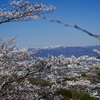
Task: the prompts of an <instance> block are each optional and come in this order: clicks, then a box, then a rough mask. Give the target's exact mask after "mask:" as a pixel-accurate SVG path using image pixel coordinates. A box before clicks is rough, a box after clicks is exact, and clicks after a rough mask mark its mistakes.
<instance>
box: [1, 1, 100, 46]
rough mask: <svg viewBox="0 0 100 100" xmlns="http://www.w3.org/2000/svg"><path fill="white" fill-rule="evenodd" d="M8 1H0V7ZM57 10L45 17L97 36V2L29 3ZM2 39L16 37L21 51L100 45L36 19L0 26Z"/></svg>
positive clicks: (99, 4)
mask: <svg viewBox="0 0 100 100" xmlns="http://www.w3.org/2000/svg"><path fill="white" fill-rule="evenodd" d="M7 1H9V0H0V6H1V4H3V3H7ZM30 1H31V2H32V1H33V2H34V1H35V2H41V3H43V4H46V5H54V6H56V10H55V11H54V12H51V13H47V14H45V16H46V17H49V18H53V19H58V20H61V21H62V22H65V23H70V24H77V25H78V26H80V27H82V28H84V29H87V30H88V31H90V32H92V33H94V34H98V35H100V0H30ZM0 34H1V35H2V36H3V38H8V37H12V36H17V39H16V43H15V44H16V45H17V46H20V47H45V46H50V45H53V46H56V45H63V46H86V45H98V44H100V41H98V40H97V39H95V38H93V37H90V36H88V35H87V34H86V33H83V32H81V31H79V30H77V29H74V28H71V27H64V26H63V25H60V24H57V23H54V22H49V21H47V20H44V19H37V20H33V21H27V22H14V23H5V24H1V25H0Z"/></svg>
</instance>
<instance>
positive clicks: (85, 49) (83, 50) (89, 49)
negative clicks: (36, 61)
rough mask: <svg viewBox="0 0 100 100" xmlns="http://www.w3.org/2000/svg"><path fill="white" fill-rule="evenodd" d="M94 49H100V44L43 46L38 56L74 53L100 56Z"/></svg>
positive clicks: (76, 54) (70, 54)
mask: <svg viewBox="0 0 100 100" xmlns="http://www.w3.org/2000/svg"><path fill="white" fill-rule="evenodd" d="M32 49H33V48H29V50H32ZM94 49H100V45H97V46H82V47H64V46H60V47H55V48H52V47H49V48H41V49H40V51H39V52H38V54H37V56H40V57H47V56H48V55H53V56H59V55H61V54H63V55H65V56H67V57H70V56H72V55H74V56H75V57H79V56H83V55H88V56H94V57H100V55H98V54H96V53H95V52H93V50H94Z"/></svg>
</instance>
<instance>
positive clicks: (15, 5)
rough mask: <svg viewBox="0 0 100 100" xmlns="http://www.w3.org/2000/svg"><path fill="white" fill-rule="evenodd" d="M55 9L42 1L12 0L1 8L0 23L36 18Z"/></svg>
mask: <svg viewBox="0 0 100 100" xmlns="http://www.w3.org/2000/svg"><path fill="white" fill-rule="evenodd" d="M53 10H55V7H54V6H52V5H50V6H46V5H44V4H42V3H37V2H32V3H31V2H30V1H26V0H12V1H11V2H10V3H9V6H8V5H3V7H2V8H0V24H2V23H4V22H11V21H26V20H34V19H37V18H39V17H40V15H41V14H43V13H46V12H50V11H53Z"/></svg>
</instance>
